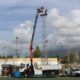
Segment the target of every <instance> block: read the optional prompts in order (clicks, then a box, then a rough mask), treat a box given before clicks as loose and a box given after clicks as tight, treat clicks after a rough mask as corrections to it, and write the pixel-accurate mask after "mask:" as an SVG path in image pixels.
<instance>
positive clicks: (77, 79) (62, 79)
mask: <svg viewBox="0 0 80 80" xmlns="http://www.w3.org/2000/svg"><path fill="white" fill-rule="evenodd" d="M0 80H80V77H58V78H9V77H1V78H0Z"/></svg>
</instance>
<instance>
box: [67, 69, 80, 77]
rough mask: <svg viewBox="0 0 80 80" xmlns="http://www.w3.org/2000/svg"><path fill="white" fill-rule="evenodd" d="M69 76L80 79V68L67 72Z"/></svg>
mask: <svg viewBox="0 0 80 80" xmlns="http://www.w3.org/2000/svg"><path fill="white" fill-rule="evenodd" d="M66 74H67V75H68V76H74V77H80V68H69V69H67V70H66Z"/></svg>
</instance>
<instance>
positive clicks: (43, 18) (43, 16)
mask: <svg viewBox="0 0 80 80" xmlns="http://www.w3.org/2000/svg"><path fill="white" fill-rule="evenodd" d="M39 11H40V16H41V17H42V27H43V54H45V59H44V61H45V62H46V63H45V64H48V54H47V51H46V44H47V40H46V16H47V9H45V8H44V7H41V8H40V9H39ZM44 61H43V62H44Z"/></svg>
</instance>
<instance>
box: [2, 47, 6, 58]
mask: <svg viewBox="0 0 80 80" xmlns="http://www.w3.org/2000/svg"><path fill="white" fill-rule="evenodd" d="M5 49H6V47H3V57H5V56H4V54H5Z"/></svg>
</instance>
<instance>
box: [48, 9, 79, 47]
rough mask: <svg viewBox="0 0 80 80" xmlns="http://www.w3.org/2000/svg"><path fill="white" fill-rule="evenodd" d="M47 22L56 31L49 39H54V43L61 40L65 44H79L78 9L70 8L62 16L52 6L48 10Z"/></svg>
mask: <svg viewBox="0 0 80 80" xmlns="http://www.w3.org/2000/svg"><path fill="white" fill-rule="evenodd" d="M48 22H49V25H51V26H52V29H53V31H55V32H56V33H53V36H52V37H51V39H50V40H52V39H56V44H57V43H58V42H61V43H63V45H67V46H79V45H80V10H71V11H70V12H69V13H68V14H67V15H64V16H62V15H61V14H60V13H59V10H58V9H56V8H53V9H51V10H50V12H49V15H48ZM54 35H55V36H56V38H54ZM57 37H58V38H57ZM53 44H54V43H53Z"/></svg>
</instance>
